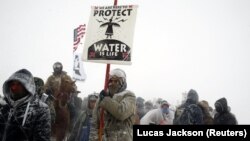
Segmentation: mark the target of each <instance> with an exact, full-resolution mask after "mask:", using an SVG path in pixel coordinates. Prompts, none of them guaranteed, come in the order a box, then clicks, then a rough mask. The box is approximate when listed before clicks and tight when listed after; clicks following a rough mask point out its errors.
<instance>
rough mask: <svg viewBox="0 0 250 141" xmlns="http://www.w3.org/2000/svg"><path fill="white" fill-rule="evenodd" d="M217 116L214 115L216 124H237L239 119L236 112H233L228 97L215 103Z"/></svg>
mask: <svg viewBox="0 0 250 141" xmlns="http://www.w3.org/2000/svg"><path fill="white" fill-rule="evenodd" d="M214 106H215V110H216V113H215V116H214V124H220V125H237V124H238V122H237V119H236V117H235V115H234V114H232V113H231V112H230V110H229V108H228V105H227V99H226V98H224V97H223V98H220V99H218V100H217V101H216V102H215V104H214Z"/></svg>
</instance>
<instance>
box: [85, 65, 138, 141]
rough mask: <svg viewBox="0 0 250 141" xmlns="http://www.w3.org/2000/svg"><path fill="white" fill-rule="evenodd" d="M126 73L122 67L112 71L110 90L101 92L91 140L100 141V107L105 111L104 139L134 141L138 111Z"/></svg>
mask: <svg viewBox="0 0 250 141" xmlns="http://www.w3.org/2000/svg"><path fill="white" fill-rule="evenodd" d="M126 88H127V83H126V74H125V72H124V71H123V70H121V69H114V70H112V71H111V72H110V77H109V81H108V90H107V92H105V91H104V90H102V91H101V92H100V95H99V98H98V100H97V103H96V106H95V109H94V111H93V119H92V126H91V129H90V138H89V140H90V141H98V129H99V125H100V124H99V122H100V109H101V108H103V109H104V110H105V112H104V130H103V133H104V135H103V136H102V141H132V140H133V131H132V126H133V122H134V118H135V111H136V97H135V94H134V93H133V92H131V91H129V90H126Z"/></svg>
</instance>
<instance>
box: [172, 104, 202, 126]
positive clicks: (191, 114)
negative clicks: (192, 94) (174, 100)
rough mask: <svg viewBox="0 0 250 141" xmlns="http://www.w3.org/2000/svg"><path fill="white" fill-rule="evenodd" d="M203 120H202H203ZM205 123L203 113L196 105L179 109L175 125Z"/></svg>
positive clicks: (176, 113)
mask: <svg viewBox="0 0 250 141" xmlns="http://www.w3.org/2000/svg"><path fill="white" fill-rule="evenodd" d="M201 118H202V119H201ZM201 120H202V121H203V117H202V111H201V109H200V107H198V105H196V104H190V105H188V106H185V107H179V108H177V110H176V112H175V118H174V124H175V125H194V124H201V123H202V121H201Z"/></svg>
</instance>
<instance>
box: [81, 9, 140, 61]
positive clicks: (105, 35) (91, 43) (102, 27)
mask: <svg viewBox="0 0 250 141" xmlns="http://www.w3.org/2000/svg"><path fill="white" fill-rule="evenodd" d="M137 7H138V6H137V5H119V6H92V8H91V15H90V19H89V24H88V28H87V32H86V39H85V43H84V49H83V56H82V58H83V61H90V62H97V63H106V64H125V65H130V64H131V56H132V44H133V36H134V27H135V19H136V13H137Z"/></svg>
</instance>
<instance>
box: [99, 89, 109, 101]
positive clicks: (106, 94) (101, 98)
mask: <svg viewBox="0 0 250 141" xmlns="http://www.w3.org/2000/svg"><path fill="white" fill-rule="evenodd" d="M105 96H109V95H108V93H106V92H105V90H102V91H101V92H100V94H99V98H100V101H102V100H103V99H104V97H105Z"/></svg>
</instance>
